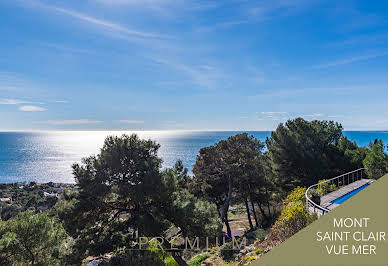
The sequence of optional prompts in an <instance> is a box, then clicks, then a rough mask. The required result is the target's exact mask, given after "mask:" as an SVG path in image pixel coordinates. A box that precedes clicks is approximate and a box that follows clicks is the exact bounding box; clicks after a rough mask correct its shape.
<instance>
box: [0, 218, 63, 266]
mask: <svg viewBox="0 0 388 266" xmlns="http://www.w3.org/2000/svg"><path fill="white" fill-rule="evenodd" d="M66 244H67V245H66ZM68 245H69V243H66V232H65V230H64V229H63V227H62V225H61V224H60V223H57V222H56V221H55V220H54V219H52V218H50V217H49V216H48V215H47V214H44V213H42V214H36V215H34V214H33V213H32V212H29V211H27V212H21V213H19V215H18V217H17V218H16V219H14V220H9V221H6V222H0V264H1V265H4V266H5V265H15V264H23V265H26V264H38V265H63V264H62V263H61V261H63V258H64V256H65V255H66V254H67V253H68V252H69V250H68V249H67V246H68Z"/></svg>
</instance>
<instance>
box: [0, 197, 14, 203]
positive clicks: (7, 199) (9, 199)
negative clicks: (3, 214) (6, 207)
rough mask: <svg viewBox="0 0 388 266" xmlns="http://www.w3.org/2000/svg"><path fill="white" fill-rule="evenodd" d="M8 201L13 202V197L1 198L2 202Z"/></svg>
mask: <svg viewBox="0 0 388 266" xmlns="http://www.w3.org/2000/svg"><path fill="white" fill-rule="evenodd" d="M8 201H11V202H12V198H11V197H8V198H0V202H8Z"/></svg>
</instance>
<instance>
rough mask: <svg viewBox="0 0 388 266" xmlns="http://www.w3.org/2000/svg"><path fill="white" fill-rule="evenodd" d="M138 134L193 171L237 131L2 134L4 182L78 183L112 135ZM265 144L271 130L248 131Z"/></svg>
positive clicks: (0, 173)
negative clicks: (77, 167) (77, 170)
mask: <svg viewBox="0 0 388 266" xmlns="http://www.w3.org/2000/svg"><path fill="white" fill-rule="evenodd" d="M124 133H126V134H131V133H137V134H138V135H139V136H140V137H141V138H151V139H153V140H155V141H157V142H158V143H159V144H160V145H161V148H160V151H159V155H160V156H161V157H162V158H163V167H171V166H173V165H174V163H175V161H176V160H178V159H180V160H182V161H183V163H184V165H185V167H187V168H188V169H189V170H190V171H191V169H192V167H193V165H194V163H195V159H196V156H197V155H198V151H199V149H200V148H202V147H206V146H209V145H212V144H215V143H216V142H218V141H220V140H222V139H226V138H228V137H230V136H232V135H235V134H238V133H241V132H237V131H234V132H232V131H222V132H209V131H191V132H188V131H185V132H178V131H140V132H123V131H120V132H118V131H112V132H108V131H62V132H0V183H11V182H19V181H36V182H39V183H45V182H50V181H53V182H63V183H74V179H73V176H72V168H71V165H72V164H73V163H76V162H80V161H81V159H82V158H83V157H86V156H89V155H91V154H97V153H98V152H99V149H100V148H101V147H102V144H103V141H104V139H105V137H106V136H108V135H121V134H124ZM248 133H249V134H250V135H253V136H254V137H256V138H257V139H259V140H261V141H265V139H266V137H269V136H270V135H271V132H270V131H251V132H248ZM344 135H346V136H348V137H349V138H350V139H352V140H355V141H356V142H357V143H358V144H359V145H360V146H365V145H368V143H369V142H371V141H374V140H375V139H382V140H383V141H384V143H385V144H388V132H383V131H379V132H378V131H345V132H344Z"/></svg>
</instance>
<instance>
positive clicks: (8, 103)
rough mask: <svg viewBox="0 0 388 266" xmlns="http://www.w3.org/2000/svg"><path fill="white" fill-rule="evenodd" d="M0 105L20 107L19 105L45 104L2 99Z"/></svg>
mask: <svg viewBox="0 0 388 266" xmlns="http://www.w3.org/2000/svg"><path fill="white" fill-rule="evenodd" d="M0 104H6V105H18V104H43V103H40V102H30V101H24V100H17V99H1V100H0Z"/></svg>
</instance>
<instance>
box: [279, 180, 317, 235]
mask: <svg viewBox="0 0 388 266" xmlns="http://www.w3.org/2000/svg"><path fill="white" fill-rule="evenodd" d="M305 192H306V188H302V187H297V188H295V189H294V190H293V191H292V192H291V193H290V194H289V195H288V196H287V198H286V199H285V200H284V207H283V209H282V212H281V214H280V216H279V218H278V219H277V221H276V222H275V225H274V226H273V227H272V231H273V233H275V235H277V237H278V238H279V240H281V241H283V240H285V239H287V238H288V237H290V236H292V235H294V234H295V233H297V232H298V231H299V230H301V229H302V228H304V227H305V226H307V225H308V224H309V223H311V222H312V221H314V220H315V219H316V216H310V215H309V214H308V213H307V211H306V204H305Z"/></svg>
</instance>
